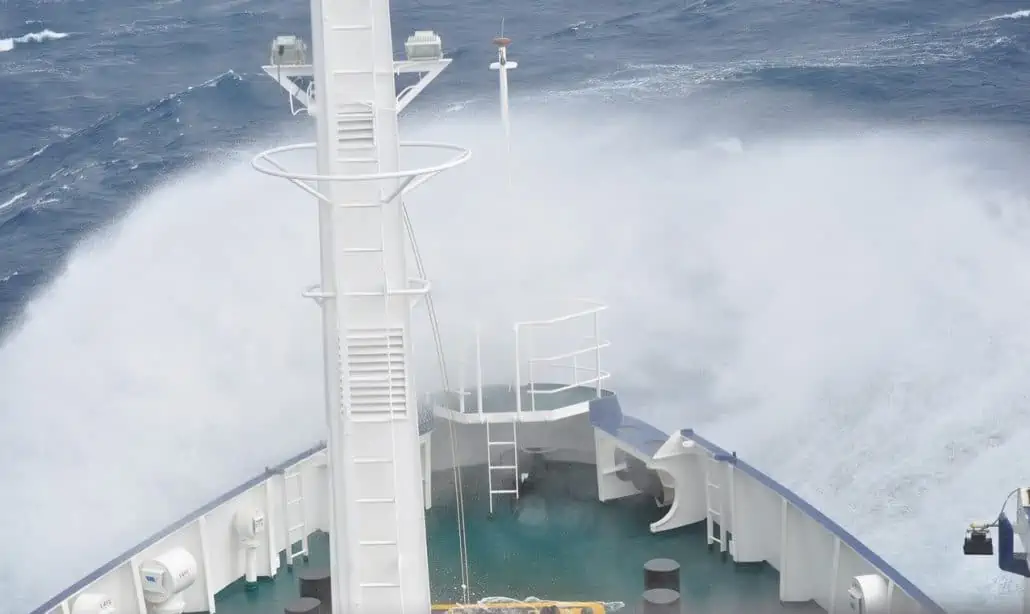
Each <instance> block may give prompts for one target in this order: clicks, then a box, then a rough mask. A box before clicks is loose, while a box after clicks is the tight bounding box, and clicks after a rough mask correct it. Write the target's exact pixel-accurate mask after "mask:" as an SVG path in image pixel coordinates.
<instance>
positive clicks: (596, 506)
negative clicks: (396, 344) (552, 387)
mask: <svg viewBox="0 0 1030 614" xmlns="http://www.w3.org/2000/svg"><path fill="white" fill-rule="evenodd" d="M530 471H531V472H532V474H533V476H534V477H533V478H532V479H531V480H530V482H529V483H528V484H526V485H525V486H526V487H525V488H524V489H523V493H522V496H521V498H520V499H519V501H518V502H514V501H513V500H512V499H513V498H512V497H510V496H504V495H500V496H497V497H496V499H495V514H494V517H493V518H492V519H491V518H489V513H488V503H487V494H486V493H487V485H486V470H485V466H480V467H474V468H466V469H464V470H463V471H462V481H463V485H464V487H463V489H462V490H463V492H464V493H465V497H464V499H465V510H466V530H467V544H468V558H469V571H470V576H471V587H472V597H473V599H474V600H475V599H480V598H482V597H488V596H505V597H512V598H516V599H524V598H526V597H530V596H535V597H539V598H541V599H551V600H578V601H607V602H611V601H622V602H625V603H626V608H625V609H624V610H623V611H624V612H626V614H630V613H631V612H634V611H635V610H636V606H637V603H638V600H639V596H640V593H641V591H642V590H643V571H642V567H643V565H644V563H645V562H646V561H647V560H649V559H652V558H671V559H674V560H676V561H678V562H679V563H680V565H681V599H682V603H683V611H684V612H690V613H692V614H693V613H697V614H731V613H734V612H754V613H762V614H765V613H774V612H783V611H792V612H797V611H798V607H797V606H794V605H789V604H787V605H781V604H780V602H779V600H778V593H779V589H778V576H777V573H776V571H775V570H773V569H772V568H771V567H769V566H768V565H766V564H748V565H737V564H734V563H733V562H732V561H731V560H729V558H728V557H724V556H723V555H722V554H720V553H719V551H718V549H717V548H716V549H714V550H711V551H710V550H709V549H708V548H707V546H706V543H705V527H704V523H697V524H695V525H692V526H689V527H684V528H682V529H676V530H672V531H667V532H663V533H658V534H652V533H651V532H650V528H649V524H650V523H651V522H653V521H655V520H657V519H658V518H660V517H661V516H662V514H663V512H662V511H661V510H659V509H658V508H657V507H656V506H655V504H654V501H653V500H651V499H650V498H647V497H645V496H642V495H641V496H634V497H628V498H626V499H621V500H618V501H612V502H608V503H600V502H598V501H597V483H596V474H595V468H594V466H593V465H584V464H573V463H556V462H548V463H540V462H538V463H536V466H535V467H533V468H531V469H530ZM455 510H456V504H455V495H454V482H453V480H452V473H451V472H450V471H442V472H437V473H435V474H434V476H433V508H432V509H431V510H429V511H428V512H427V514H426V529H427V534H428V538H429V558H430V581H431V583H432V595H433V600H434V602H436V603H445V602H455V601H460V600H461V586H460V585H461V580H460V578H461V573H460V563H459V561H460V558H459V549H458V525H457V515H456V513H455ZM328 542H329V540H328V536H327V535H326V534H324V533H318V534H316V535H314V536H312V538H311V540H310V549H311V557H310V561H309V562H308V563H301V562H300V560H299V559H298V561H297V562H296V564H297V565H317V566H327V565H328V558H329V557H328V545H329V544H328ZM297 595H298V588H297V580H296V578H295V577H294V574H292V573H290V572H288V571H287V570H286V568H285V567H283V568H282V569H281V570H280V573H279V575H278V576H277V577H276V579H275V580H269V581H264V582H261V584H260V585H259V587H258V589H257V590H256V591H253V592H246V591H245V590H244V588H243V583H242V581H241V582H237V583H234V584H233V585H231V586H229V587H227V588H226V589H225V590H224V591H222V592H221V593H219V594H218V595H217V597H216V606H217V611H218V613H219V614H255V613H260V614H276V613H281V612H282V611H283V608H285V606H286V605H287V604H288V603H289V602H290V601H291V600H293V599H295V598H296V597H297ZM803 609H804V610H812V611H821V610H820V609H819V608H817V607H815V606H813V605H807V606H804V607H803Z"/></svg>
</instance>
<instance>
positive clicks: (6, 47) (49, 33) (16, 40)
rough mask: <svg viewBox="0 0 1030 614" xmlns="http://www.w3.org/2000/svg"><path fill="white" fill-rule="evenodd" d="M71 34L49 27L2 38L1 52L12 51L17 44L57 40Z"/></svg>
mask: <svg viewBox="0 0 1030 614" xmlns="http://www.w3.org/2000/svg"><path fill="white" fill-rule="evenodd" d="M68 36H69V34H68V33H67V32H54V31H53V30H51V29H49V28H47V29H44V30H40V31H39V32H29V33H28V34H24V35H22V36H16V37H13V38H0V52H3V51H10V50H12V49H14V46H15V45H18V44H25V43H44V42H46V41H56V40H61V39H62V38H67V37H68Z"/></svg>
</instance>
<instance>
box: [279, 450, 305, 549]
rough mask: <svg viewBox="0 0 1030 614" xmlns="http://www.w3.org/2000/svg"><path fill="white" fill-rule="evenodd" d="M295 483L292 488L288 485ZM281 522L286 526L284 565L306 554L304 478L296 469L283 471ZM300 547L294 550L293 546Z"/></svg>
mask: <svg viewBox="0 0 1030 614" xmlns="http://www.w3.org/2000/svg"><path fill="white" fill-rule="evenodd" d="M291 483H292V484H295V485H296V486H294V487H293V488H290V485H291ZM283 524H284V525H285V528H286V565H287V567H293V559H295V558H297V557H300V556H303V557H307V556H308V526H307V520H306V516H305V510H304V480H303V478H302V477H301V474H300V472H299V471H297V470H296V469H287V470H286V471H284V472H283ZM297 544H300V547H299V548H297V549H296V550H294V546H295V545H297Z"/></svg>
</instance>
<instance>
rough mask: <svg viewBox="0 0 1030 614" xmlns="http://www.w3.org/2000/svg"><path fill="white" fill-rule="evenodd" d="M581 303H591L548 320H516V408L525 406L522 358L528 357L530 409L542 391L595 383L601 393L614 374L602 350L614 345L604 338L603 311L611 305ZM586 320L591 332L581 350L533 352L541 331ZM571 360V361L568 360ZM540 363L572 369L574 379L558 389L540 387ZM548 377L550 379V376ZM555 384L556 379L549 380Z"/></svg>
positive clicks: (527, 378) (552, 391) (595, 387)
mask: <svg viewBox="0 0 1030 614" xmlns="http://www.w3.org/2000/svg"><path fill="white" fill-rule="evenodd" d="M580 302H581V303H584V304H586V305H589V307H587V308H586V309H582V310H580V311H576V312H574V313H570V314H567V315H564V316H559V317H556V318H551V319H548V320H528V321H524V322H516V323H515V389H516V390H517V391H519V393H518V394H516V396H515V411H518V412H521V411H523V407H522V394H521V390H522V385H523V379H522V377H523V375H522V361H523V358H525V360H526V365H527V371H528V373H527V377H526V381H525V384H526V385H527V388H528V390H529V404H530V407H529V411H536V397H537V395H542V394H558V393H560V392H565V391H567V390H572V389H574V388H579V387H581V386H591V385H592V386H594V389H595V390H596V392H597V396H601V382H603V381H604V380H606V379H608V378H609V377H611V374H610V373H608V372H606V371H604V370H602V369H601V350H603V349H604V348H606V347H608V346H610V345H611V342H609V341H602V340H601V326H600V314H601V312H602V311H604V310H605V309H607V308H608V306H607V305H604V304H601V303H598V302H595V301H590V300H581V301H580ZM577 321H579V322H583V321H586V322H588V323H589V325H590V329H591V332H590V334H589V335H587V336H586V339H585V341H586V343H587V344H588V345H586V346H584V347H580V348H579V349H576V350H572V351H567V352H561V353H558V354H552V355H547V356H535V355H534V350H535V348H534V341H535V339H536V338H537V337H538V335H539V334H540V333H539V331H541V330H543V331H545V334H546V332H547V330H548V329H553V328H555V327H557V325H560V324H566V323H573V322H577ZM583 356H588V357H591V358H592V361H590V360H588V363H589V362H592V363H593V364H592V365H591V364H587V365H583V364H580V362H579V361H580V359H581V358H580V357H583ZM565 361H568V362H565ZM541 366H544V367H548V368H550V369H555V370H560V371H571V372H572V376H571V378H570V379H571V382H570V383H568V384H566V385H564V386H559V387H557V388H551V387H547V388H543V389H537V388H536V384H537V383H538V382H540V380H538V379H537V377H536V375H537V374H538V373H539V368H540V367H541ZM581 373H586V374H587V377H585V378H584V379H580V374H581ZM548 379H549V378H548ZM548 383H553V382H548Z"/></svg>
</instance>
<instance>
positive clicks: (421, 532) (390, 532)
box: [254, 0, 469, 614]
mask: <svg viewBox="0 0 1030 614" xmlns="http://www.w3.org/2000/svg"><path fill="white" fill-rule="evenodd" d="M311 25H312V41H311V42H312V45H311V48H312V62H311V64H310V65H308V64H304V63H303V62H304V59H305V58H304V57H303V55H304V54H302V53H301V52H300V49H301V46H300V45H299V44H298V43H297V41H296V40H295V39H293V38H290V37H279V38H277V39H276V42H274V43H273V46H274V51H273V55H272V65H270V66H267V67H264V70H265V72H266V73H268V74H269V75H272V76H273V78H275V79H276V80H277V81H279V82H280V84H281V85H282V86H283V87H284V88H285V89H286V90H287V91H288V92H290V94H291V96H292V97H293V98H296V99H298V100H301V101H302V102H304V103H305V106H306V107H307V108H308V110H309V112H310V113H311V114H312V115H314V116H315V124H316V134H317V141H316V142H315V143H309V144H302V145H290V146H286V147H277V148H275V149H271V150H268V151H266V152H263V153H261V154H259V155H258V156H257V157H256V158H255V160H254V167H255V168H256V169H257V170H259V171H261V172H263V173H265V174H268V175H273V176H276V177H283V178H286V179H289V180H290V181H292V182H293V183H294V184H295V185H297V186H298V187H299V188H301V189H302V190H304V191H305V192H307V193H308V194H311V195H313V196H315V197H316V198H317V199H318V201H319V214H318V226H319V247H320V264H321V280H320V283H319V284H318V285H317V286H314V287H312V288H311V289H309V291H308V292H306V293H305V296H308V297H310V298H313V299H315V301H316V302H318V304H319V306H321V308H322V334H323V340H322V341H323V360H324V363H325V377H326V381H325V396H326V415H327V426H328V438H327V439H328V441H327V443H328V457H329V489H328V493H326V494H327V496H328V498H329V542H330V556H329V567H330V576H331V586H332V589H331V593H332V604H333V605H332V614H381V613H385V612H389V613H391V614H424V613H426V612H429V610H430V593H429V561H428V556H427V551H426V532H425V530H426V526H425V512H424V510H425V507H426V505H425V504H426V501H427V499H426V495H425V493H424V492H423V488H424V483H423V474H422V462H421V459H420V456H421V455H420V449H421V438H420V434H419V432H418V404H417V402H416V398H415V391H414V386H413V385H412V377H411V372H410V364H411V308H412V301H414V300H417V299H418V298H420V297H423V296H425V295H426V294H427V293H428V292H429V281H428V280H426V279H412V278H411V277H410V275H409V270H408V265H407V262H406V259H407V249H406V247H407V246H406V238H407V235H406V232H405V230H406V229H405V226H404V206H403V203H402V197H403V195H404V194H405V193H406V192H408V191H409V190H410V189H412V188H413V187H415V186H417V185H420V184H421V183H422V182H424V181H425V180H426V179H427V178H429V177H431V176H434V175H436V174H438V173H440V172H441V171H443V170H446V169H448V168H451V167H454V166H457V165H458V164H460V163H462V162H464V161H465V160H467V159H468V157H469V152H468V151H467V150H465V149H463V148H461V147H457V146H455V145H448V144H445V143H430V142H418V143H407V144H405V143H401V142H400V141H399V137H398V126H397V114H398V113H399V111H400V109H402V108H404V106H405V105H406V104H407V103H408V102H410V101H411V99H412V98H414V96H416V95H417V94H418V93H419V92H420V91H421V90H422V88H424V87H425V86H426V85H427V84H428V83H429V82H430V81H432V79H433V78H435V77H436V75H438V74H440V72H441V71H442V70H443V69H444V68H445V67H446V66H447V64H449V62H450V60H447V59H446V58H444V57H443V47H442V42H441V41H440V37H439V36H437V35H436V34H435V33H433V32H431V31H428V30H421V31H416V32H415V34H414V35H412V36H411V37H409V38H408V40H407V41H406V42H405V45H404V47H405V52H406V55H407V58H406V59H405V60H403V61H395V60H394V57H393V44H392V39H391V31H390V30H391V24H390V5H389V0H347V1H346V2H341V1H340V0H311ZM288 51H289V53H287V52H288ZM287 56H289V57H291V58H293V59H294V61H292V62H286V58H287ZM399 73H417V74H420V75H422V77H421V78H420V80H419V82H418V84H417V85H415V86H414V87H411V88H409V89H407V90H404V91H403V92H401V93H400V95H398V93H397V91H396V84H395V82H394V75H395V74H399ZM306 75H310V76H312V77H313V79H314V83H315V84H316V85H317V89H309V91H307V92H301V91H299V88H296V86H295V85H293V84H292V83H291V82H288V80H289V77H290V76H306ZM284 79H285V80H286V82H284ZM402 146H406V147H418V148H421V149H431V150H436V151H437V152H441V151H442V152H445V153H450V154H451V155H452V157H451V159H450V160H446V161H444V162H440V163H437V164H435V165H433V166H426V167H423V168H413V169H403V168H401V165H400V149H401V148H402ZM299 149H308V150H311V149H313V150H314V153H315V158H316V167H317V171H316V172H315V173H310V172H308V173H298V172H293V171H289V170H287V169H286V168H285V167H284V166H283V165H282V164H281V163H279V162H276V161H275V160H274V159H273V158H274V156H275V155H277V154H282V153H286V152H289V151H294V150H299ZM426 462H428V459H427V461H426ZM288 537H289V534H288Z"/></svg>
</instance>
